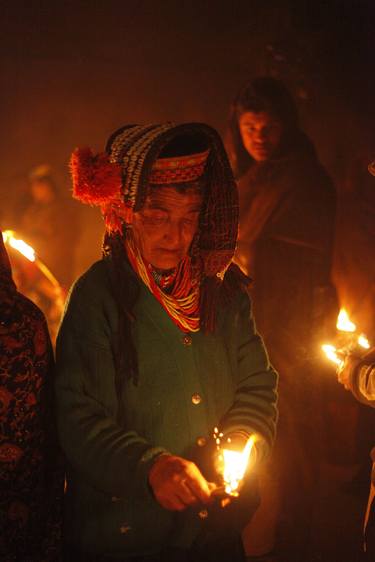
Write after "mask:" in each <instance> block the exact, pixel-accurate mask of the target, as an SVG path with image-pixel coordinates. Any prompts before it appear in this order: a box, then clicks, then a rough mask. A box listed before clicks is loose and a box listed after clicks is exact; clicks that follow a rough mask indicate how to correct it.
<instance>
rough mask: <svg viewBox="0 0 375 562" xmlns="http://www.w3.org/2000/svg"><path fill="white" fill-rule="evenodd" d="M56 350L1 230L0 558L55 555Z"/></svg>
mask: <svg viewBox="0 0 375 562" xmlns="http://www.w3.org/2000/svg"><path fill="white" fill-rule="evenodd" d="M52 368H53V356H52V348H51V343H50V339H49V335H48V329H47V325H46V321H45V319H44V316H43V314H42V313H41V311H40V310H39V309H38V308H37V307H36V306H35V305H34V304H33V303H32V302H31V301H29V300H28V299H27V298H26V297H24V296H23V295H21V294H20V293H18V292H17V290H16V287H15V285H14V283H13V281H12V277H11V269H10V265H9V260H8V257H7V254H6V251H5V248H4V244H3V240H2V235H1V231H0V528H1V533H0V560H1V561H2V562H10V561H12V562H13V561H17V562H18V561H19V562H36V561H38V562H44V561H52V560H54V561H55V560H59V543H60V532H61V530H60V527H61V525H60V520H61V500H62V493H63V472H62V469H61V467H62V463H61V461H60V459H59V450H58V446H57V440H56V432H55V429H54V421H53V411H52V410H53V406H52V404H53V394H52V386H51V383H52Z"/></svg>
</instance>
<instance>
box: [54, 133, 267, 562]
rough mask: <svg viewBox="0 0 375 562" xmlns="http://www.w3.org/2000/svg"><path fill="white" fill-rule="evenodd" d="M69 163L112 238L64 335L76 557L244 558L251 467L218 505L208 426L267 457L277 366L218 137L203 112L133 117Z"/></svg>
mask: <svg viewBox="0 0 375 562" xmlns="http://www.w3.org/2000/svg"><path fill="white" fill-rule="evenodd" d="M72 172H73V184H74V194H75V196H76V197H78V198H79V199H81V200H82V201H85V202H89V203H93V204H98V205H100V206H101V208H102V211H103V214H104V217H105V221H106V237H105V244H104V257H103V259H102V260H101V261H100V262H98V263H95V264H94V265H93V266H92V267H91V269H89V271H88V272H87V273H85V274H84V275H83V277H81V278H80V279H79V280H78V282H77V283H76V284H75V286H74V288H73V290H72V293H71V296H70V300H69V303H68V307H67V310H66V313H65V316H64V319H63V323H62V327H61V331H60V334H59V336H58V342H57V367H58V377H57V398H58V404H59V405H58V417H59V427H60V434H61V439H62V444H63V447H64V449H65V452H66V456H67V459H68V462H69V470H68V485H67V497H66V499H67V501H66V533H67V534H66V544H67V559H68V560H71V559H80V560H100V561H112V560H121V561H125V560H134V561H136V560H137V561H140V560H142V561H143V560H145V561H146V560H150V561H172V560H178V561H184V560H185V561H187V560H189V561H193V560H194V561H197V562H198V561H200V560H207V561H209V560H215V561H220V560H232V561H235V560H239V561H240V560H243V559H244V554H243V548H242V544H241V540H240V529H241V526H242V525H243V524H244V522H245V521H246V520H247V519H248V518H249V517H250V516H251V514H252V512H253V511H254V509H255V508H256V506H257V494H256V489H255V484H254V475H253V471H250V474H249V476H248V477H247V478H246V479H245V483H244V486H243V489H242V491H241V493H240V496H239V498H238V499H237V500H234V501H232V502H231V503H230V505H227V506H226V507H225V508H221V507H220V505H219V504H218V503H217V502H216V501H214V500H213V496H212V491H213V490H214V489H215V488H216V484H215V483H214V480H215V471H214V465H215V448H216V445H215V442H214V440H213V437H212V435H213V432H214V429H215V428H217V429H218V431H219V434H220V433H221V434H222V440H223V441H226V440H228V439H230V440H231V442H232V446H238V447H241V446H242V447H243V445H244V444H245V442H247V440H248V438H249V437H250V436H254V438H256V445H255V449H254V455H253V456H252V459H253V462H254V463H255V462H256V463H260V462H261V460H262V459H263V458H264V457H265V456H267V454H268V452H269V450H270V448H271V445H272V441H273V437H274V432H275V417H276V409H275V400H276V395H275V385H276V375H275V372H274V371H273V369H272V368H271V367H270V365H269V363H268V359H267V356H266V353H265V350H264V347H263V344H262V341H261V339H260V338H259V336H258V334H257V333H256V330H255V328H254V322H253V318H252V315H251V311H250V303H249V298H248V296H247V293H246V283H247V279H246V277H245V276H244V275H243V274H242V273H241V272H240V270H239V269H238V268H237V267H236V266H233V265H232V264H231V259H232V256H233V252H234V248H235V243H236V235H237V213H238V205H237V197H236V187H235V183H234V180H233V176H232V174H231V170H230V167H229V164H228V161H227V157H226V154H225V152H224V149H223V146H222V143H221V140H220V138H219V136H218V135H217V133H216V132H215V131H214V130H213V129H211V128H210V127H208V126H206V125H203V124H194V123H192V124H185V125H173V124H171V123H166V124H163V125H148V126H138V125H132V126H127V127H124V128H122V129H120V130H119V131H116V132H115V133H114V134H113V135H112V137H111V138H110V139H109V142H108V144H107V151H106V154H100V155H97V156H93V154H92V153H91V151H90V150H89V149H78V150H77V151H76V152H75V153H74V154H73V158H72ZM216 477H217V475H216Z"/></svg>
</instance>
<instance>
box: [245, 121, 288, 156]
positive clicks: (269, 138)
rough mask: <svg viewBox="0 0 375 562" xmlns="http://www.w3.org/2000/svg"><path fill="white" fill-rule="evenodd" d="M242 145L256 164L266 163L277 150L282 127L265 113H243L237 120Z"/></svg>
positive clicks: (279, 122)
mask: <svg viewBox="0 0 375 562" xmlns="http://www.w3.org/2000/svg"><path fill="white" fill-rule="evenodd" d="M238 126H239V130H240V134H241V139H242V142H243V145H244V147H245V149H246V150H247V152H248V153H249V155H250V156H251V157H252V158H253V159H254V160H255V161H256V162H266V161H267V160H269V159H270V158H272V157H273V155H274V154H275V152H276V151H277V150H278V148H279V145H280V141H281V137H282V133H283V125H282V123H281V121H280V120H279V119H278V118H277V117H275V116H273V115H272V114H271V113H268V112H267V111H259V112H253V111H245V112H244V113H242V115H241V116H240V118H239V120H238Z"/></svg>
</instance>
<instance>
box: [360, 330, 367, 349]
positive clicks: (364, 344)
mask: <svg viewBox="0 0 375 562" xmlns="http://www.w3.org/2000/svg"><path fill="white" fill-rule="evenodd" d="M358 345H360V346H361V347H364V348H365V349H370V342H369V341H368V339H367V338H366V336H365V335H364V334H361V335H360V336H358Z"/></svg>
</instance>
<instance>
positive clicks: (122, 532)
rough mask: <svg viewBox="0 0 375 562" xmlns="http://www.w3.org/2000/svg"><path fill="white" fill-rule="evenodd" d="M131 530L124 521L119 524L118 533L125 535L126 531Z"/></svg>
mask: <svg viewBox="0 0 375 562" xmlns="http://www.w3.org/2000/svg"><path fill="white" fill-rule="evenodd" d="M130 530H131V527H130V525H128V524H127V523H124V524H123V525H121V527H120V533H121V534H122V535H125V534H126V533H128V532H129V531H130Z"/></svg>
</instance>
